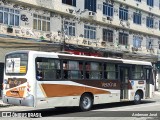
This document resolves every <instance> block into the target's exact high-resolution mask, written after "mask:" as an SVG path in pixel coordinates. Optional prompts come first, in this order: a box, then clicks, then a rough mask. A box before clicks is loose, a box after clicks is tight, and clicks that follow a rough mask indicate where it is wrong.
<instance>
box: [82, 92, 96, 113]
mask: <svg viewBox="0 0 160 120" xmlns="http://www.w3.org/2000/svg"><path fill="white" fill-rule="evenodd" d="M92 106H93V99H92V97H91V95H89V94H83V95H82V96H81V99H80V103H79V107H80V110H81V111H88V110H90V109H91V108H92Z"/></svg>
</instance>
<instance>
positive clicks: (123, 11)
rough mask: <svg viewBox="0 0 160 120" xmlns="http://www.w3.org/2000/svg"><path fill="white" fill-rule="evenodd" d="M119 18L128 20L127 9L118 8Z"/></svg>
mask: <svg viewBox="0 0 160 120" xmlns="http://www.w3.org/2000/svg"><path fill="white" fill-rule="evenodd" d="M119 19H121V20H128V9H125V8H119Z"/></svg>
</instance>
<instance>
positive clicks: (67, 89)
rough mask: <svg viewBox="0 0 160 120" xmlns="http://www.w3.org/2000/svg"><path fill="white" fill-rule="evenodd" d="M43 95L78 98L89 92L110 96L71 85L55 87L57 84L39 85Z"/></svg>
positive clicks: (103, 92)
mask: <svg viewBox="0 0 160 120" xmlns="http://www.w3.org/2000/svg"><path fill="white" fill-rule="evenodd" d="M41 86H42V87H41V88H43V90H42V92H43V91H44V92H45V93H44V95H45V96H46V97H63V96H78V95H82V94H83V93H84V92H91V93H93V94H110V92H109V91H105V90H100V89H96V88H90V87H83V86H73V85H57V84H41Z"/></svg>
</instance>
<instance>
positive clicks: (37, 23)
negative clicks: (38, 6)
mask: <svg viewBox="0 0 160 120" xmlns="http://www.w3.org/2000/svg"><path fill="white" fill-rule="evenodd" d="M33 29H35V30H41V31H50V17H45V16H41V15H37V14H34V15H33Z"/></svg>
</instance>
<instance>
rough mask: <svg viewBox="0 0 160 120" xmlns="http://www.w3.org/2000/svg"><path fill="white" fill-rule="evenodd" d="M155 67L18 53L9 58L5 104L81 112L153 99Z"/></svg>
mask: <svg viewBox="0 0 160 120" xmlns="http://www.w3.org/2000/svg"><path fill="white" fill-rule="evenodd" d="M153 79H154V78H153V71H152V64H151V63H150V62H145V61H135V60H125V59H115V58H104V57H93V56H82V55H73V54H64V53H55V52H40V51H14V52H10V53H8V54H7V55H6V57H5V71H4V81H3V102H4V103H8V104H14V105H22V106H32V107H62V106H79V107H80V109H81V110H82V111H87V110H90V109H91V108H92V106H93V105H94V104H101V103H111V102H122V101H134V103H135V104H139V103H140V102H141V100H142V99H147V98H152V95H153V93H154V82H153V81H154V80H153Z"/></svg>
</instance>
